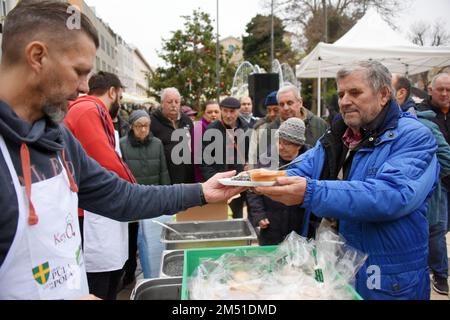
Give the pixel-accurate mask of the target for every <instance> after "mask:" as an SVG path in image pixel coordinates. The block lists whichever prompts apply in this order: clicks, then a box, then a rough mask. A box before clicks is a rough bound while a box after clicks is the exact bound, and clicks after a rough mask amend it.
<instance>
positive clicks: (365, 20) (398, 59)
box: [296, 9, 450, 112]
mask: <svg viewBox="0 0 450 320" xmlns="http://www.w3.org/2000/svg"><path fill="white" fill-rule="evenodd" d="M369 59H372V60H377V61H380V62H381V63H383V64H384V65H385V66H386V67H387V68H388V69H389V70H390V71H391V72H393V73H394V72H395V73H402V74H417V73H421V72H424V71H428V70H430V69H432V68H435V67H444V66H448V65H450V47H422V46H418V45H415V44H413V43H411V42H410V41H408V40H406V39H404V38H403V37H402V36H401V35H400V34H399V32H396V31H394V30H393V29H392V28H391V27H390V26H389V24H388V23H387V22H385V21H384V20H383V19H382V18H381V17H380V16H379V15H378V13H377V12H376V11H375V10H373V9H369V10H368V11H367V12H366V14H365V15H364V17H362V18H361V19H360V20H359V21H358V22H357V23H356V24H355V25H354V26H353V28H352V29H350V30H349V31H348V32H347V33H346V34H345V35H344V36H342V37H341V38H340V39H339V40H337V41H336V42H335V43H333V44H328V43H323V42H320V43H319V44H318V45H317V46H316V47H315V48H314V50H313V51H312V52H311V53H310V54H309V55H308V56H306V57H305V58H304V59H303V60H302V62H301V64H300V65H298V66H297V68H296V75H297V78H318V79H320V78H334V77H335V76H336V72H337V71H338V70H339V69H341V68H342V67H345V66H351V65H353V64H354V63H355V62H356V61H359V60H369ZM319 82H320V81H319ZM319 92H320V88H319ZM319 101H320V100H319ZM319 112H320V102H319Z"/></svg>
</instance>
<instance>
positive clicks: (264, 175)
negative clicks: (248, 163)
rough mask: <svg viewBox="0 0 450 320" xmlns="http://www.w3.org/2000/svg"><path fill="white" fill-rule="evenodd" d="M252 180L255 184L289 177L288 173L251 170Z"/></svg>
mask: <svg viewBox="0 0 450 320" xmlns="http://www.w3.org/2000/svg"><path fill="white" fill-rule="evenodd" d="M249 173H250V179H251V181H254V182H266V181H276V180H277V178H278V177H287V173H286V171H274V170H267V169H255V170H250V171H249Z"/></svg>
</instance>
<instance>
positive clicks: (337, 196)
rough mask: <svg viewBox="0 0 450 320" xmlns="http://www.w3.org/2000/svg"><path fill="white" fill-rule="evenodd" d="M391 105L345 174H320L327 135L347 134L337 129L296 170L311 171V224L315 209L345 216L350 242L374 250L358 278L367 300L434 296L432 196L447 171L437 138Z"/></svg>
mask: <svg viewBox="0 0 450 320" xmlns="http://www.w3.org/2000/svg"><path fill="white" fill-rule="evenodd" d="M385 108H387V109H384V111H383V113H384V114H385V116H384V118H383V119H382V121H381V124H380V125H379V126H378V129H377V130H376V132H377V133H376V134H373V133H372V134H371V135H369V136H367V137H366V138H367V140H365V141H366V142H367V143H366V144H364V147H362V148H360V149H359V150H358V151H357V152H356V153H355V155H354V158H353V161H352V165H351V169H350V172H349V175H348V178H347V179H346V180H345V181H331V180H328V181H327V180H319V179H320V177H321V176H322V173H323V168H324V166H325V165H326V163H327V161H329V160H328V159H329V155H328V154H327V151H326V147H324V144H323V141H324V139H325V138H326V137H327V135H333V134H334V135H335V137H339V138H338V139H339V140H340V137H342V135H341V133H342V132H340V133H339V136H338V135H337V134H336V132H333V129H332V130H329V131H328V132H327V133H326V134H325V135H324V137H322V139H321V140H320V141H319V142H318V143H317V144H316V146H315V148H313V149H311V150H309V151H308V152H306V153H305V154H303V155H301V156H300V158H303V161H302V162H301V163H299V164H297V165H294V166H293V167H291V168H290V170H289V172H288V174H289V175H290V176H304V177H307V190H306V193H305V198H304V203H303V205H302V206H303V207H304V208H306V213H305V219H306V220H305V222H304V224H303V225H304V226H307V225H308V222H309V220H310V218H311V214H312V212H313V214H314V215H315V216H317V217H330V218H335V219H338V220H339V232H340V233H341V234H342V235H343V236H344V237H345V239H346V240H347V242H348V244H349V245H350V246H352V247H354V248H357V249H359V250H361V251H362V252H365V253H367V254H368V259H367V261H366V263H365V265H364V266H363V267H362V268H361V269H360V271H359V273H358V274H357V277H356V290H357V291H358V292H359V293H360V294H361V296H362V297H363V298H364V299H429V293H430V287H429V276H428V272H427V257H428V223H427V220H426V210H427V205H426V202H427V199H428V197H429V195H430V194H431V191H432V189H433V187H434V185H435V183H436V181H437V179H438V177H439V164H438V162H437V158H436V149H437V146H436V141H435V139H434V137H433V135H432V134H431V132H430V130H428V128H426V127H425V126H423V125H422V124H421V123H420V122H419V121H418V120H417V119H415V118H413V117H412V116H410V115H409V114H403V113H401V111H400V109H399V107H398V105H397V103H395V102H392V101H391V102H390V103H389V105H387V106H386V107H385ZM341 122H342V120H341ZM342 124H343V123H342ZM339 140H335V141H339ZM302 233H303V235H306V234H307V230H306V229H304V230H303V232H302ZM369 267H370V268H369ZM368 268H369V269H368ZM369 287H371V288H373V287H375V288H374V289H369Z"/></svg>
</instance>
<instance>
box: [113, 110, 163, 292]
mask: <svg viewBox="0 0 450 320" xmlns="http://www.w3.org/2000/svg"><path fill="white" fill-rule="evenodd" d="M129 122H130V126H131V130H130V131H129V133H128V135H127V136H125V137H123V138H122V139H120V149H121V151H122V158H123V159H124V160H125V162H126V163H127V165H128V167H129V168H130V170H131V172H132V173H133V175H134V176H135V178H136V180H137V182H138V183H139V184H143V185H168V184H170V177H169V172H168V170H167V162H166V157H165V155H164V147H163V144H162V142H161V140H159V139H158V138H156V137H154V136H153V135H152V133H151V132H150V126H151V121H150V116H149V115H148V113H147V112H146V111H144V110H136V111H133V112H132V113H131V115H130V118H129ZM155 219H157V220H158V221H161V222H164V221H167V220H170V217H169V216H161V217H159V218H155ZM154 228H156V229H158V227H157V226H156V225H155V224H154V223H152V222H151V220H142V221H141V222H140V223H139V232H138V224H137V223H136V222H132V223H130V227H129V231H130V232H129V259H128V261H127V263H125V267H124V271H125V276H124V280H123V282H124V285H127V284H128V283H131V282H132V281H133V280H134V279H133V278H134V271H135V270H136V265H137V264H136V252H137V247H139V258H140V260H141V266H142V270H143V272H144V277H145V278H150V277H152V275H155V272H156V270H159V265H158V264H159V263H160V256H161V253H162V251H163V248H162V246H161V244H160V243H159V239H158V237H159V235H160V234H161V230H160V229H158V230H153V229H154ZM154 236H156V237H154ZM150 265H152V267H151V268H150Z"/></svg>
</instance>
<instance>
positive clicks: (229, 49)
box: [219, 37, 244, 65]
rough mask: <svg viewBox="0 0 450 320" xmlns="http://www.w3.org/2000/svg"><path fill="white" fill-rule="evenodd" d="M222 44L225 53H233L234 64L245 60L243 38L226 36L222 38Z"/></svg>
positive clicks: (232, 61) (231, 60) (232, 60)
mask: <svg viewBox="0 0 450 320" xmlns="http://www.w3.org/2000/svg"><path fill="white" fill-rule="evenodd" d="M219 43H220V45H221V46H222V47H223V53H224V54H228V53H231V59H230V62H231V63H233V64H236V65H238V64H240V63H241V62H243V61H244V51H243V50H242V40H240V39H238V38H235V37H226V38H224V39H222V40H220V42H219Z"/></svg>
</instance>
